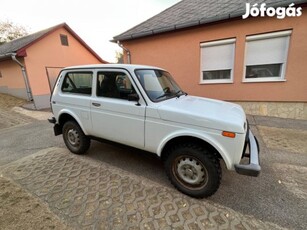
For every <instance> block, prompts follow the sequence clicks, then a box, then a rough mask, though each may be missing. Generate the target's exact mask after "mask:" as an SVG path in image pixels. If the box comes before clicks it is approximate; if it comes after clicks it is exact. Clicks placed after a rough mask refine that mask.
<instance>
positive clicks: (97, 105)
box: [92, 102, 101, 107]
mask: <svg viewBox="0 0 307 230" xmlns="http://www.w3.org/2000/svg"><path fill="white" fill-rule="evenodd" d="M92 105H93V106H95V107H100V106H101V104H100V103H96V102H93V103H92Z"/></svg>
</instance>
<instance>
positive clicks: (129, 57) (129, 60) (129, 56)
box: [117, 41, 131, 64]
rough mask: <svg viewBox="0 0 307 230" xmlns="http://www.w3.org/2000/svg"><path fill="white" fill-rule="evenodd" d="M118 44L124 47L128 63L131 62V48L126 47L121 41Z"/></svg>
mask: <svg viewBox="0 0 307 230" xmlns="http://www.w3.org/2000/svg"><path fill="white" fill-rule="evenodd" d="M117 45H119V47H120V48H122V49H123V50H124V51H126V53H127V61H128V64H131V53H130V50H129V49H127V48H126V47H124V45H123V44H121V43H120V42H119V41H117Z"/></svg>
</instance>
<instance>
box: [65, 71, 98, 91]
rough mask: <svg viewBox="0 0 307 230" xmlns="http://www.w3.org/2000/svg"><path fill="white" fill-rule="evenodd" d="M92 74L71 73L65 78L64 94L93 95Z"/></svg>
mask: <svg viewBox="0 0 307 230" xmlns="http://www.w3.org/2000/svg"><path fill="white" fill-rule="evenodd" d="M92 81H93V73H92V72H71V73H67V74H66V75H65V77H64V80H63V84H62V88H61V89H62V92H64V93H77V94H81V95H82V94H84V95H91V94H92Z"/></svg>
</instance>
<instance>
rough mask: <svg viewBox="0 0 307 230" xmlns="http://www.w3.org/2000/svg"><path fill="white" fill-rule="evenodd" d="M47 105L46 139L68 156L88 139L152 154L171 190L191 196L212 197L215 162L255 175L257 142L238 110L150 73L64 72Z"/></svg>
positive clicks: (123, 68) (121, 69)
mask: <svg viewBox="0 0 307 230" xmlns="http://www.w3.org/2000/svg"><path fill="white" fill-rule="evenodd" d="M51 107H52V111H53V114H54V117H52V118H50V119H49V121H50V122H51V123H54V133H55V135H60V134H63V139H64V142H65V144H66V146H67V148H68V149H69V150H70V151H71V152H73V153H75V154H84V153H85V152H86V151H87V150H88V149H89V147H90V142H91V139H95V140H101V141H103V140H107V141H111V142H114V143H120V144H123V145H128V146H131V147H134V148H138V149H142V150H144V151H147V152H151V153H155V154H157V155H158V156H159V157H160V158H161V160H162V161H163V162H164V165H165V170H166V173H167V175H168V177H169V179H170V181H171V182H172V184H173V185H174V186H175V187H176V188H177V189H178V190H180V191H181V192H183V193H185V194H187V195H190V196H193V197H198V198H201V197H208V196H210V195H212V194H213V193H215V192H216V191H217V189H218V187H219V185H220V181H221V167H220V160H223V161H224V162H225V165H226V168H227V169H228V170H236V172H238V173H239V174H244V175H249V176H258V174H259V173H260V170H261V168H260V165H259V147H258V143H257V140H256V138H255V137H254V135H253V133H252V132H251V130H250V129H249V125H248V122H247V120H246V115H245V113H244V111H243V109H242V108H241V107H240V106H239V105H236V104H233V103H228V102H224V101H219V100H212V99H208V98H202V97H195V96H190V95H188V94H187V93H185V92H184V91H182V89H181V88H180V87H179V86H178V85H177V83H176V82H175V81H174V79H173V78H172V77H171V75H170V74H169V73H168V72H167V71H165V70H163V69H160V68H157V67H151V66H141V65H124V64H101V65H87V66H74V67H68V68H64V69H63V70H62V71H61V73H60V74H59V77H58V79H57V82H56V84H55V87H54V90H53V93H52V96H51ZM244 157H247V158H249V161H248V162H247V163H242V161H241V160H242V158H244ZM244 162H246V161H244Z"/></svg>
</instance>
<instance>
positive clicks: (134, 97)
mask: <svg viewBox="0 0 307 230" xmlns="http://www.w3.org/2000/svg"><path fill="white" fill-rule="evenodd" d="M139 100H140V97H139V95H138V94H137V93H131V94H128V101H139Z"/></svg>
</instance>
